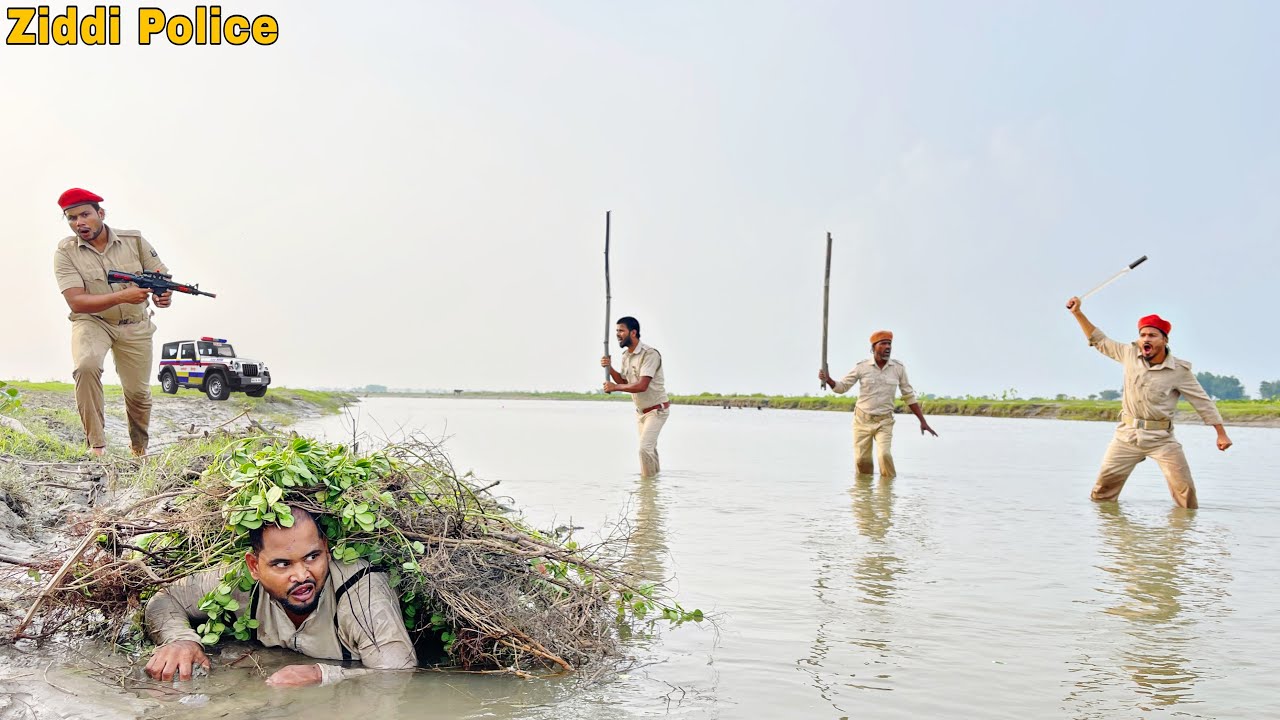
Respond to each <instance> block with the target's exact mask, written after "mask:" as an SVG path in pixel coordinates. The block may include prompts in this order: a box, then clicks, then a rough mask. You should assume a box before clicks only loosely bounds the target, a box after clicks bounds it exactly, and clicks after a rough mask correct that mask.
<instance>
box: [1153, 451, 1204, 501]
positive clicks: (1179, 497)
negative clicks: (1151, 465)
mask: <svg viewBox="0 0 1280 720" xmlns="http://www.w3.org/2000/svg"><path fill="white" fill-rule="evenodd" d="M1148 457H1150V458H1151V459H1152V460H1155V461H1156V464H1157V465H1159V466H1160V472H1162V473H1164V481H1165V482H1166V483H1167V484H1168V485H1169V494H1170V495H1171V496H1173V501H1174V502H1175V503H1177V504H1178V507H1184V508H1197V507H1199V506H1200V503H1199V502H1198V501H1197V500H1196V484H1195V482H1194V481H1193V480H1192V479H1191V466H1190V465H1188V464H1187V455H1186V453H1184V452H1183V451H1182V443H1180V442H1178V441H1177V440H1170V441H1169V442H1167V443H1164V444H1163V445H1160V446H1159V447H1157V448H1155V449H1154V450H1152V451H1151V452H1150V453H1149V454H1148Z"/></svg>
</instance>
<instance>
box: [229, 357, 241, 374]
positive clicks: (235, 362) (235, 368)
mask: <svg viewBox="0 0 1280 720" xmlns="http://www.w3.org/2000/svg"><path fill="white" fill-rule="evenodd" d="M227 365H229V366H231V369H232V371H234V372H240V361H239V360H232V361H231V362H229V363H227Z"/></svg>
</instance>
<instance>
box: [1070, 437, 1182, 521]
mask: <svg viewBox="0 0 1280 720" xmlns="http://www.w3.org/2000/svg"><path fill="white" fill-rule="evenodd" d="M1147 458H1151V459H1152V460H1155V461H1156V464H1157V465H1159V466H1160V472H1162V473H1164V480H1165V482H1166V483H1168V485H1169V494H1170V495H1172V496H1173V501H1174V502H1175V503H1177V504H1178V506H1179V507H1184V508H1195V507H1197V506H1198V505H1199V503H1197V502H1196V484H1195V482H1193V481H1192V480H1191V467H1190V466H1189V465H1187V456H1186V454H1185V453H1183V452H1182V443H1180V442H1178V441H1177V440H1175V439H1174V437H1173V432H1172V431H1171V430H1138V429H1136V428H1128V427H1121V428H1120V429H1118V430H1116V435H1115V437H1114V438H1112V439H1111V444H1110V445H1108V446H1107V453H1106V455H1104V456H1103V457H1102V469H1101V470H1099V471H1098V481H1097V482H1096V483H1094V486H1093V492H1092V493H1090V494H1089V497H1091V498H1093V499H1094V500H1098V501H1102V500H1115V499H1116V498H1118V497H1120V491H1121V490H1122V489H1124V483H1125V481H1126V480H1128V479H1129V474H1130V473H1132V472H1133V468H1134V467H1136V466H1137V464H1138V463H1140V462H1142V461H1143V460H1146V459H1147Z"/></svg>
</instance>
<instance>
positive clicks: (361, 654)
mask: <svg viewBox="0 0 1280 720" xmlns="http://www.w3.org/2000/svg"><path fill="white" fill-rule="evenodd" d="M368 568H369V563H367V562H365V561H363V560H357V561H356V562H353V563H344V562H337V561H334V560H332V559H331V560H330V561H329V577H328V579H327V580H325V584H324V588H323V589H322V590H321V592H320V601H319V603H318V604H317V605H316V609H315V610H313V611H312V612H311V615H309V616H308V617H307V619H306V620H305V621H303V623H302V625H300V626H298V627H294V625H293V621H292V620H290V619H289V616H288V615H287V614H285V610H284V607H282V606H281V605H280V603H278V602H276V601H275V600H272V599H271V596H270V595H268V594H267V591H266V590H265V589H263V587H262V586H261V585H254V586H253V589H252V590H250V591H248V592H245V591H242V590H240V589H239V588H238V587H237V588H235V589H234V590H233V592H232V593H231V596H232V597H233V598H234V599H235V600H236V602H238V603H240V610H239V611H237V614H243V613H253V614H254V615H253V617H255V618H256V619H257V620H258V623H259V625H258V630H257V635H256V637H257V640H258V641H259V642H261V643H262V644H263V645H265V646H267V647H283V648H288V649H290V650H293V651H294V652H299V653H302V654H303V655H306V656H308V657H313V658H320V659H324V660H345V659H348V658H349V659H352V660H359V661H360V662H361V664H363V665H364V666H365V667H366V668H376V669H379V670H402V669H406V668H412V667H415V666H416V665H417V664H418V658H417V654H416V653H415V651H414V649H413V644H412V643H411V642H410V641H409V632H408V630H406V629H405V626H404V618H403V616H401V614H400V601H399V599H398V598H397V597H396V594H395V592H393V591H392V590H391V585H390V583H388V582H387V576H386V574H385V573H375V572H372V571H369V570H368ZM362 570H365V572H363V573H361V571H362ZM225 574H226V568H222V569H215V570H210V571H206V572H203V573H197V574H195V575H190V576H188V577H185V578H183V579H182V580H179V581H177V582H175V583H172V584H170V585H169V586H168V587H166V588H165V589H164V590H162V591H160V592H158V593H156V594H155V595H154V596H153V597H152V598H151V600H150V601H148V602H147V609H146V622H147V629H148V631H149V632H150V633H151V637H152V639H154V640H155V641H156V644H158V645H164V644H167V643H171V642H174V641H175V640H194V641H195V642H200V636H199V635H197V634H196V631H195V630H193V629H192V626H191V623H192V621H199V622H203V621H204V620H206V619H208V618H207V615H206V614H205V613H204V612H201V610H200V609H199V607H200V599H201V598H203V597H204V596H205V594H207V593H209V592H211V591H212V590H213V589H214V588H216V587H218V584H219V583H221V582H222V577H223V575H225ZM356 575H359V577H358V578H356V579H355V580H354V582H352V584H351V585H349V586H348V587H347V590H346V591H345V592H344V593H343V595H342V598H341V599H340V600H337V601H336V602H335V600H334V598H335V595H336V593H337V590H338V588H340V587H342V586H343V584H345V583H347V582H349V581H352V579H353V577H355V576H356ZM344 649H345V650H346V653H345V656H344V653H343V650H344ZM320 670H321V672H322V673H323V675H324V683H325V684H330V683H333V682H337V681H338V680H341V679H343V678H345V677H352V676H354V675H361V674H364V672H366V671H364V670H361V669H359V668H341V667H337V666H333V665H325V664H324V663H320Z"/></svg>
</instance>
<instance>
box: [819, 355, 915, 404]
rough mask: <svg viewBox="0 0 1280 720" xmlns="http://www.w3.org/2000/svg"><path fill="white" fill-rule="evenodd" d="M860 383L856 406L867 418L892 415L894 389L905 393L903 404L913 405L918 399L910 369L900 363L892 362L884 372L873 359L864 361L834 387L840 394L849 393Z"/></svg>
mask: <svg viewBox="0 0 1280 720" xmlns="http://www.w3.org/2000/svg"><path fill="white" fill-rule="evenodd" d="M854 383H858V385H859V389H858V402H857V403H856V404H855V407H856V408H858V409H859V410H861V411H862V412H864V413H866V414H868V415H890V414H892V413H893V390H894V388H895V387H896V388H898V389H899V390H900V391H902V402H903V403H904V404H906V405H910V404H912V403H914V402H917V400H916V391H915V390H913V389H911V383H910V382H908V381H907V369H906V368H905V367H903V365H902V363H900V362H898V361H897V360H892V359H890V360H889V362H887V363H885V364H884V368H883V369H882V368H881V367H880V366H879V365H877V364H876V361H875V360H874V359H872V360H863V361H862V362H860V363H858V364H857V365H854V366H853V369H852V370H850V371H849V374H848V375H845V376H844V378H843V379H842V380H840V382H838V383H836V386H835V387H834V388H832V389H833V390H835V391H836V392H837V393H842V394H843V393H845V392H848V390H849V388H851V387H853V384H854Z"/></svg>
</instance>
